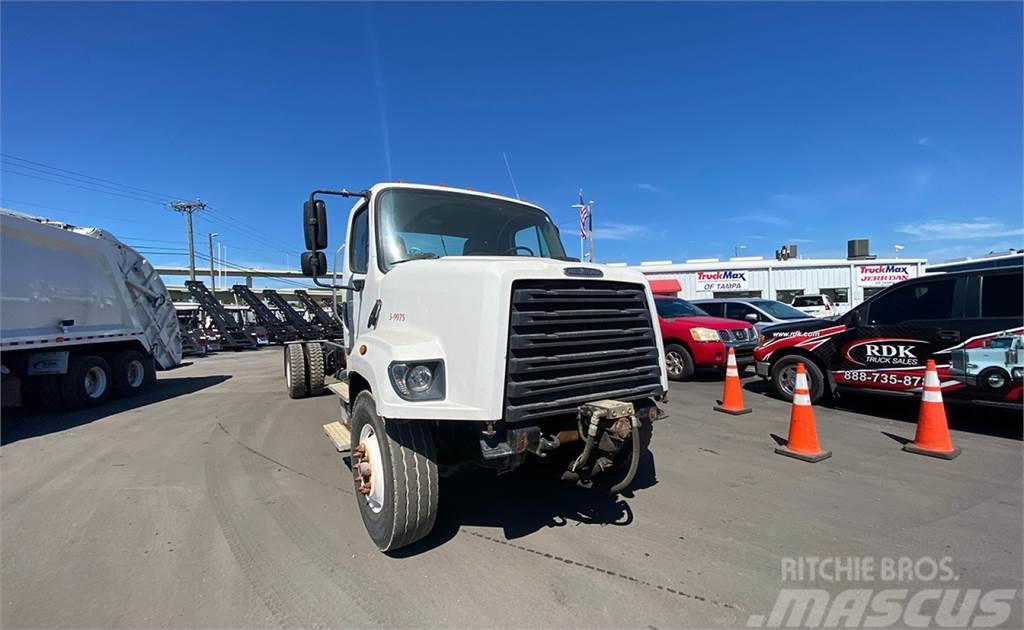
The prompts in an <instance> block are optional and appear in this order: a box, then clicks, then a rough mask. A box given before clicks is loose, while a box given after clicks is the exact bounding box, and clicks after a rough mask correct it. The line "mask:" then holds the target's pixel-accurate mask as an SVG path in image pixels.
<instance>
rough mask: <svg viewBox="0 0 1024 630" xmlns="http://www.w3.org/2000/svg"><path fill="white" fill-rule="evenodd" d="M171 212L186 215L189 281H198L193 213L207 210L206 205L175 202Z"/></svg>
mask: <svg viewBox="0 0 1024 630" xmlns="http://www.w3.org/2000/svg"><path fill="white" fill-rule="evenodd" d="M168 205H169V206H170V208H171V210H174V211H175V212H181V213H184V215H185V229H186V230H188V279H189V280H195V279H196V247H195V243H194V242H193V240H192V213H193V212H195V211H196V210H202V209H204V208H206V203H204V202H202V201H200V200H198V199H196V200H195V201H175V202H173V203H170V204H168Z"/></svg>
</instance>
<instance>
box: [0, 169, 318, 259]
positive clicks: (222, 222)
mask: <svg viewBox="0 0 1024 630" xmlns="http://www.w3.org/2000/svg"><path fill="white" fill-rule="evenodd" d="M0 156H2V157H3V158H4V159H5V162H4V164H5V166H6V167H5V168H2V169H0V170H2V171H3V172H6V173H10V174H12V175H19V176H21V177H29V178H32V179H37V180H40V181H45V182H48V183H53V184H60V185H63V186H69V187H72V188H76V189H79V190H85V191H88V192H97V193H101V194H106V195H112V196H115V197H121V198H124V199H132V200H134V201H139V202H142V203H151V204H154V205H160V206H165V205H166V202H167V200H168V199H173V198H179V199H180V198H181V196H176V195H167V194H164V193H160V192H156V191H153V190H150V189H147V188H141V187H138V186H131V185H128V184H123V183H120V182H116V181H114V180H110V179H105V178H102V177H95V176H93V175H87V174H85V173H81V172H79V171H73V170H70V169H65V168H61V167H58V166H53V165H51V164H46V163H44V162H38V161H35V160H29V159H27V158H22V157H19V156H15V155H12V154H9V153H0ZM11 160H15V161H17V163H16V162H11ZM22 162H23V163H24V164H22ZM29 165H34V166H38V167H42V168H35V167H34V166H29ZM11 167H13V168H18V169H22V170H13V168H11ZM43 169H48V170H43ZM23 170H27V171H31V172H22V171H23ZM51 171H56V172H51ZM33 173H36V174H33ZM62 173H67V174H68V175H64V174H62ZM69 175H74V176H75V177H69ZM79 178H85V180H92V181H84V180H83V179H79ZM40 207H45V206H40ZM207 210H208V211H209V212H210V213H213V214H214V215H216V216H208V217H207V220H209V221H210V222H211V223H214V224H215V225H217V226H218V227H220V228H221V229H225V230H232V231H236V232H239V233H241V236H243V238H248V239H251V240H254V241H257V242H259V243H261V244H263V245H266V246H267V247H270V248H273V249H275V250H277V251H280V252H282V253H287V254H292V253H297V252H299V251H301V250H299V249H295V248H291V247H288V246H286V245H283V244H282V243H281V242H279V241H275V240H273V239H271V238H268V237H267V236H264V235H263V234H262V233H261V232H258V231H257V230H255V229H253V228H251V227H249V226H248V225H246V223H245V222H244V221H242V220H240V219H238V218H237V217H234V216H232V215H231V214H229V213H227V212H225V211H223V210H219V209H215V208H213V207H212V206H208V207H207ZM97 216H100V215H97ZM111 218H114V217H111ZM121 220H126V219H121Z"/></svg>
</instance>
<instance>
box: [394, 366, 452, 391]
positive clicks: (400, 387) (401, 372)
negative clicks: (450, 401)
mask: <svg viewBox="0 0 1024 630" xmlns="http://www.w3.org/2000/svg"><path fill="white" fill-rule="evenodd" d="M388 376H389V377H391V386H392V387H394V388H395V392H396V393H397V394H398V395H399V396H401V397H402V398H403V399H405V400H441V399H443V398H444V393H445V392H444V361H417V362H408V363H405V362H397V363H392V364H391V365H390V366H388Z"/></svg>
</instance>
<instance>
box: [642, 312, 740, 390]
mask: <svg viewBox="0 0 1024 630" xmlns="http://www.w3.org/2000/svg"><path fill="white" fill-rule="evenodd" d="M654 305H655V307H656V308H657V310H658V320H659V322H660V324H661V337H662V340H663V341H664V344H665V364H666V366H667V371H668V377H669V378H670V379H672V380H674V381H685V380H688V379H689V378H690V377H692V376H693V373H694V370H696V368H699V367H714V368H723V367H724V366H725V362H726V359H727V358H728V355H729V348H732V349H733V350H734V351H735V352H736V362H737V364H738V365H739V366H740V367H741V368H742V367H743V366H745V365H749V364H751V363H752V362H753V360H754V357H753V352H754V348H756V347H757V331H756V330H754V327H753V326H751V325H750V322H746V321H740V320H735V319H725V318H722V317H712V316H711V315H708V314H707V313H706V312H705V311H703V310H701V309H700V308H699V307H697V306H695V305H693V304H691V303H690V302H687V301H686V300H683V299H681V298H674V297H663V296H655V298H654Z"/></svg>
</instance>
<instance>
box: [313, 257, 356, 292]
mask: <svg viewBox="0 0 1024 630" xmlns="http://www.w3.org/2000/svg"><path fill="white" fill-rule="evenodd" d="M317 267H319V265H317V264H315V263H314V264H313V284H315V285H316V286H318V287H323V288H324V289H331V290H337V289H344V290H346V291H359V289H358V288H356V287H354V286H352V285H349V284H335V283H333V282H332V283H330V284H325V283H323V282H320V278H319V274H318V273H317Z"/></svg>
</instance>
